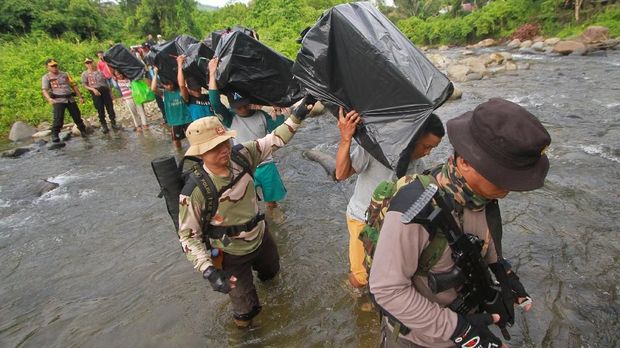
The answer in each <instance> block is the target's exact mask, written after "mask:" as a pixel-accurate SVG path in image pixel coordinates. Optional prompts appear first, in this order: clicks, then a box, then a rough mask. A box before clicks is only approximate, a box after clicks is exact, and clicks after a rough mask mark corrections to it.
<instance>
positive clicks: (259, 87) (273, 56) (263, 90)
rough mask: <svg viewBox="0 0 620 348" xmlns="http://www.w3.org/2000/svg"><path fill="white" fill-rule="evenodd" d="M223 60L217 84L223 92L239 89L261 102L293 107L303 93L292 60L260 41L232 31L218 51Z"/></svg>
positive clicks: (252, 100)
mask: <svg viewBox="0 0 620 348" xmlns="http://www.w3.org/2000/svg"><path fill="white" fill-rule="evenodd" d="M215 56H216V57H218V58H219V59H220V64H219V65H218V68H217V76H216V78H217V83H218V87H219V88H220V90H222V91H223V92H224V93H232V92H237V93H239V94H241V95H242V96H244V97H248V98H250V100H251V102H252V103H254V104H260V105H273V106H281V107H284V106H291V105H292V104H294V103H295V102H296V101H298V100H300V99H301V98H302V97H303V95H302V94H301V90H300V87H299V84H298V83H297V81H295V80H294V79H293V74H292V73H291V68H292V66H293V61H291V60H290V59H288V58H286V57H284V56H283V55H281V54H280V53H278V52H276V51H274V50H272V49H271V48H269V47H267V46H265V45H264V44H262V43H261V42H260V41H257V40H256V39H254V38H251V37H250V36H248V35H246V34H244V33H243V32H241V31H233V32H231V33H229V34H226V35H224V36H222V38H221V39H220V42H219V43H218V45H217V48H216V50H215Z"/></svg>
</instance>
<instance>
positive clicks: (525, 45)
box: [519, 40, 532, 48]
mask: <svg viewBox="0 0 620 348" xmlns="http://www.w3.org/2000/svg"><path fill="white" fill-rule="evenodd" d="M530 47H532V40H525V41H523V42H521V44H520V45H519V48H530Z"/></svg>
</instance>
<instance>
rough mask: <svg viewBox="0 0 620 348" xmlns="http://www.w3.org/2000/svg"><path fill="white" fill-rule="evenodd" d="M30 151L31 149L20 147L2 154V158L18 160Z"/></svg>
mask: <svg viewBox="0 0 620 348" xmlns="http://www.w3.org/2000/svg"><path fill="white" fill-rule="evenodd" d="M30 150H31V149H30V148H29V147H18V148H15V149H11V150H7V151H4V152H3V153H2V157H5V158H17V157H20V156H21V155H23V154H25V153H26V152H29V151H30Z"/></svg>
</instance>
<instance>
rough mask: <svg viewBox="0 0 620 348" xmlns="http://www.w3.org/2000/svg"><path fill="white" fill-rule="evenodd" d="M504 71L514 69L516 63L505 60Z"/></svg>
mask: <svg viewBox="0 0 620 348" xmlns="http://www.w3.org/2000/svg"><path fill="white" fill-rule="evenodd" d="M505 67H506V71H515V70H517V69H518V67H517V64H515V63H514V62H506V65H505Z"/></svg>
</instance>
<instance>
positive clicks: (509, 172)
mask: <svg viewBox="0 0 620 348" xmlns="http://www.w3.org/2000/svg"><path fill="white" fill-rule="evenodd" d="M447 128H448V136H449V138H450V143H452V146H453V147H454V151H455V154H454V156H453V157H451V158H449V159H448V161H447V162H446V163H445V164H443V165H442V166H440V167H437V168H435V169H433V170H431V172H430V175H423V176H421V177H419V178H418V179H415V180H413V181H412V178H411V177H407V176H405V177H404V178H402V179H401V180H399V184H402V185H401V186H402V187H401V188H400V190H399V191H398V192H397V193H396V195H395V196H394V197H393V198H392V199H391V201H390V208H389V210H388V212H387V214H386V215H385V220H384V221H383V227H382V229H381V233H380V234H379V241H378V244H377V248H376V250H375V253H374V260H373V263H372V268H371V270H370V278H369V280H370V283H369V285H370V293H371V294H372V296H374V299H375V301H376V303H377V304H378V308H380V311H381V313H382V343H381V346H382V347H412V348H413V347H429V348H433V347H454V346H455V345H456V346H458V347H471V348H492V347H500V346H501V347H506V346H505V345H503V344H502V341H501V340H500V339H499V338H498V337H496V336H495V335H494V334H493V333H492V332H491V331H490V330H489V329H488V327H487V326H488V325H490V324H492V323H494V322H495V323H498V324H499V325H502V321H503V322H504V323H506V322H507V321H510V320H511V319H513V318H514V309H513V308H514V307H513V306H514V305H515V304H521V305H522V306H523V307H524V308H525V310H529V309H530V307H531V299H529V297H528V294H527V292H526V291H525V289H524V288H523V285H522V284H521V282H520V281H519V278H518V277H517V276H516V274H515V273H514V272H513V271H511V270H510V266H509V263H507V262H506V260H504V259H503V258H502V248H501V234H502V231H501V216H500V213H499V205H498V203H497V200H498V199H500V198H504V197H506V195H507V194H508V193H509V192H510V191H530V190H534V189H537V188H540V187H542V186H543V184H544V181H545V177H546V176H547V172H548V170H549V160H548V158H547V156H546V155H545V151H546V149H547V147H548V146H549V144H550V143H551V137H550V136H549V133H547V131H546V130H545V128H544V127H543V125H542V124H541V123H540V121H538V119H537V118H536V117H535V116H534V115H532V114H531V113H529V112H528V111H527V110H525V109H524V108H522V107H521V106H519V105H517V104H514V103H511V102H509V101H507V100H504V99H499V98H494V99H491V100H489V101H487V102H485V103H482V104H480V105H479V106H478V107H476V109H474V110H473V111H470V112H466V113H464V114H463V115H461V116H459V117H456V118H454V119H452V120H450V121H448V123H447ZM424 181H426V182H427V183H429V184H428V185H424V184H423V182H424ZM407 182H410V183H407ZM430 184H434V185H436V186H435V187H432V186H430ZM423 186H427V187H428V188H430V189H431V190H432V189H437V188H438V190H439V193H442V195H443V200H444V201H445V202H446V205H444V206H443V207H450V208H451V209H452V211H448V210H447V209H446V211H445V213H446V214H444V215H441V216H442V217H444V218H445V217H446V216H448V217H449V218H450V220H452V225H451V226H452V227H448V228H446V227H445V226H446V225H445V224H443V225H437V223H441V222H442V221H447V220H446V219H444V220H442V221H439V220H440V219H436V218H433V219H432V220H431V218H430V217H431V216H438V215H437V214H435V215H432V214H429V215H427V214H428V213H429V211H430V210H432V209H427V210H426V211H427V213H425V214H422V212H424V211H425V210H424V209H417V210H416V209H413V208H411V207H413V205H414V203H418V204H422V203H419V202H420V200H426V202H430V200H429V199H426V198H425V197H423V195H422V192H423V191H424V192H426V191H427V190H428V188H427V189H424V187H423ZM434 197H437V196H434ZM436 202H437V201H436ZM425 204H427V203H425ZM424 206H425V207H428V206H427V205H424ZM443 207H442V208H443ZM425 209H426V208H425ZM405 211H406V212H407V213H404V214H403V212H405ZM413 211H418V213H417V214H416V215H415V216H408V214H409V212H413ZM442 211H443V209H442ZM434 212H435V213H436V212H437V210H435V211H434ZM411 214H414V213H411ZM420 214H422V215H420ZM418 216H420V217H422V218H425V219H423V220H414V219H415V217H418ZM427 216H428V217H427ZM403 219H404V220H406V222H403ZM410 219H411V220H410ZM413 221H416V222H413ZM418 222H419V223H418ZM422 224H424V226H423V225H422ZM454 224H456V225H458V228H459V229H460V230H462V232H463V233H466V234H467V235H466V236H469V237H467V238H460V239H458V240H460V241H461V242H460V243H457V242H454V243H452V244H448V241H449V235H452V234H451V233H448V231H457V230H456V229H455V228H454V227H453V226H454ZM435 226H441V230H438V229H436V228H435ZM431 232H432V234H431ZM460 236H463V235H462V234H460ZM442 239H443V244H441V246H440V247H437V245H439V244H437V242H436V241H439V242H441V241H442ZM474 240H475V241H483V243H482V244H480V243H478V242H475V243H476V244H475V245H477V248H479V249H471V248H470V249H469V250H472V251H471V253H468V254H458V253H457V252H456V251H458V250H465V248H462V247H461V245H463V243H465V244H467V241H470V242H469V243H472V242H471V241H474ZM430 245H435V247H433V248H431V247H430ZM470 245H471V244H470ZM480 245H481V246H480ZM427 248H428V249H427ZM429 249H434V251H433V252H432V253H431V254H430V255H431V257H432V258H433V261H432V262H429V260H430V259H431V258H429V257H426V256H425V255H427V253H425V252H424V251H425V250H429ZM451 249H453V250H451ZM432 255H435V256H432ZM463 255H465V256H463ZM465 258H467V259H465ZM476 258H477V261H476V262H477V263H476V266H477V268H476V270H479V271H480V272H476V274H474V272H469V271H467V272H465V271H463V270H460V269H457V268H456V266H455V261H454V260H455V259H456V260H457V261H458V262H459V267H463V266H467V265H468V264H467V263H463V262H461V261H466V262H469V261H468V259H472V260H476ZM424 259H426V260H424ZM472 262H473V261H472ZM490 271H492V272H493V275H494V277H495V278H496V279H497V280H498V281H499V284H500V286H501V295H500V299H501V302H500V303H501V305H500V306H495V307H494V308H493V309H489V307H486V309H485V310H492V311H491V312H489V313H479V314H472V313H471V312H472V311H475V310H476V309H477V307H478V306H483V305H485V306H486V305H488V303H489V302H487V300H488V297H487V298H486V299H485V300H483V301H480V302H484V303H476V304H475V306H472V307H470V306H469V305H467V306H463V304H464V303H466V302H467V300H466V296H469V295H471V294H473V293H474V292H475V291H479V289H481V288H482V287H478V288H471V287H469V286H468V287H467V289H473V290H471V291H469V293H462V291H463V287H462V286H463V285H462V284H467V283H466V282H467V281H473V280H471V279H472V278H473V277H478V279H490V277H491V275H490V274H489V272H490ZM454 272H456V273H457V274H459V273H460V276H459V277H457V276H454V277H452V276H450V277H444V278H440V275H452V274H454ZM478 273H485V274H487V275H488V276H489V278H486V277H484V278H482V277H483V276H480V275H478ZM460 277H462V278H460ZM431 279H433V280H435V281H433V282H431ZM440 279H444V281H441V280H440ZM449 279H457V281H455V282H451V281H448V282H446V281H445V280H449ZM463 279H464V280H463ZM491 283H493V284H494V282H492V281H491ZM476 284H480V283H476ZM487 284H488V282H487ZM494 286H495V285H494ZM432 289H442V290H437V291H434V290H432ZM477 289H478V290H477ZM469 298H480V297H475V296H472V297H469ZM453 308H454V310H453ZM456 311H458V312H459V313H457V312H456ZM500 311H503V312H501V313H500ZM511 312H512V313H511ZM496 313H497V314H496ZM511 315H512V318H511ZM504 335H505V334H504ZM505 336H506V335H505Z"/></svg>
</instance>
